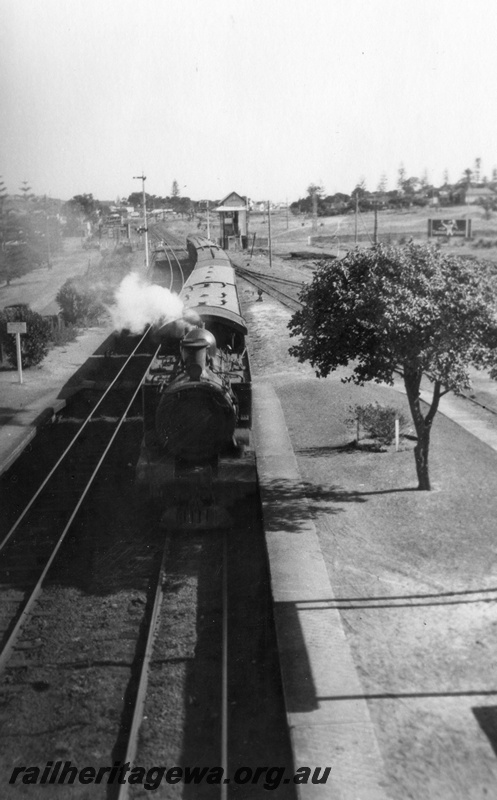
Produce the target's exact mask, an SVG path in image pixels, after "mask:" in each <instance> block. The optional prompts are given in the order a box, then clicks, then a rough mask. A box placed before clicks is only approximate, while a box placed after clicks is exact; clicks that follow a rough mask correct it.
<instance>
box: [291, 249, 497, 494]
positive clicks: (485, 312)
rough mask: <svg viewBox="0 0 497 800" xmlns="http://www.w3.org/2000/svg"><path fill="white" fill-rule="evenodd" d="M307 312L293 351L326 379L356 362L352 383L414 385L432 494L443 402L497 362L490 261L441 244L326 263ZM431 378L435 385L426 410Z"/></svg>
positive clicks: (304, 296) (295, 328)
mask: <svg viewBox="0 0 497 800" xmlns="http://www.w3.org/2000/svg"><path fill="white" fill-rule="evenodd" d="M300 299H301V301H302V303H303V308H302V309H301V310H300V311H297V312H296V313H295V314H294V315H293V317H292V319H291V320H290V323H289V328H290V331H291V335H292V336H297V335H299V336H300V337H301V339H300V342H299V343H298V344H296V345H293V346H292V347H291V348H290V353H291V354H292V355H294V356H296V357H297V358H298V359H299V361H310V363H311V364H312V366H313V367H315V369H316V374H317V375H318V376H319V377H326V375H328V374H329V373H330V372H331V371H333V370H335V369H337V368H338V367H339V366H344V367H346V366H349V367H350V369H351V374H350V376H349V377H347V378H345V381H352V382H354V383H356V384H358V385H363V384H364V383H365V382H366V381H376V382H385V383H387V384H392V383H393V380H394V375H395V374H399V375H400V376H401V377H402V378H403V380H404V385H405V388H406V393H407V397H408V400H409V406H410V410H411V414H412V418H413V422H414V426H415V429H416V434H417V444H416V446H415V449H414V455H415V462H416V471H417V476H418V482H419V486H418V488H419V489H430V479H429V471H428V454H429V444H430V432H431V427H432V423H433V419H434V417H435V414H436V412H437V409H438V406H439V402H440V398H441V397H442V395H444V394H446V393H447V392H449V391H454V392H456V393H457V392H460V391H461V390H462V389H465V388H468V387H469V372H468V369H469V367H470V366H471V365H472V366H475V367H477V368H487V367H491V366H492V364H495V363H496V362H497V316H496V310H497V303H496V296H495V277H493V278H492V277H491V276H490V275H489V272H488V265H485V264H483V263H479V262H477V261H475V260H468V259H464V258H461V257H458V256H454V255H452V254H450V253H448V254H447V253H443V252H442V251H440V250H438V249H437V248H436V247H433V246H427V245H414V244H409V245H407V246H406V247H388V246H385V245H381V244H380V245H377V246H375V247H373V248H372V249H369V250H354V251H351V252H350V253H348V254H347V256H346V257H345V258H344V259H343V260H342V261H339V260H336V261H334V262H332V264H331V265H330V264H329V263H328V262H326V265H324V264H323V265H322V266H320V267H319V268H318V269H317V271H316V272H315V273H314V277H313V281H312V283H310V284H309V285H308V286H306V287H304V288H303V290H302V292H301V295H300ZM423 376H425V377H427V378H428V379H429V380H430V381H431V383H432V385H433V395H432V398H431V403H430V404H429V407H428V411H427V412H426V413H423V410H422V406H421V401H420V396H419V392H420V387H421V380H422V378H423Z"/></svg>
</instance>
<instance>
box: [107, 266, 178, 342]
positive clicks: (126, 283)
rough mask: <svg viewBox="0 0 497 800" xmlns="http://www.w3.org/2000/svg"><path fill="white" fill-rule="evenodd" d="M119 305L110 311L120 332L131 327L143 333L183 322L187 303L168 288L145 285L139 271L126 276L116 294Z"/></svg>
mask: <svg viewBox="0 0 497 800" xmlns="http://www.w3.org/2000/svg"><path fill="white" fill-rule="evenodd" d="M114 297H115V299H116V304H115V305H114V306H111V307H110V308H109V311H110V313H111V316H112V321H113V323H114V326H115V328H116V330H118V331H120V330H122V329H123V328H128V329H129V330H130V331H131V332H132V333H141V331H142V330H143V329H144V328H145V326H146V325H164V324H165V323H166V322H172V321H173V320H176V319H179V318H180V317H181V315H182V313H183V303H182V301H181V300H180V298H179V297H178V295H177V294H174V293H173V292H170V291H169V289H166V288H165V287H164V286H157V285H155V284H150V283H145V281H144V280H143V279H142V278H141V277H140V275H138V274H137V273H136V272H132V273H131V274H130V275H126V277H125V278H124V280H123V281H122V282H121V285H120V286H119V287H118V289H116V292H115V294H114Z"/></svg>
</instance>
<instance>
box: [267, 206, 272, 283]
mask: <svg viewBox="0 0 497 800" xmlns="http://www.w3.org/2000/svg"><path fill="white" fill-rule="evenodd" d="M267 232H268V237H267V241H268V245H269V267H270V268H271V267H272V266H273V260H272V259H273V257H272V253H271V202H270V200H268V201H267Z"/></svg>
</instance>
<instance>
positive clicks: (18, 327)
mask: <svg viewBox="0 0 497 800" xmlns="http://www.w3.org/2000/svg"><path fill="white" fill-rule="evenodd" d="M26 332H27V331H26V323H25V322H7V333H26Z"/></svg>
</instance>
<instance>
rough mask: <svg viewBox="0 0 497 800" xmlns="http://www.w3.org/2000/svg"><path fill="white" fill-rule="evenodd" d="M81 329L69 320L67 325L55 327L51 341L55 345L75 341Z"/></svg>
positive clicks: (58, 345)
mask: <svg viewBox="0 0 497 800" xmlns="http://www.w3.org/2000/svg"><path fill="white" fill-rule="evenodd" d="M78 333H79V331H78V328H77V327H76V325H73V324H72V322H69V323H68V324H67V325H61V327H60V328H54V329H53V330H52V332H51V334H50V341H51V343H52V344H53V346H54V347H60V346H61V345H64V344H68V343H69V342H74V340H75V339H76V337H77V335H78Z"/></svg>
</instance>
